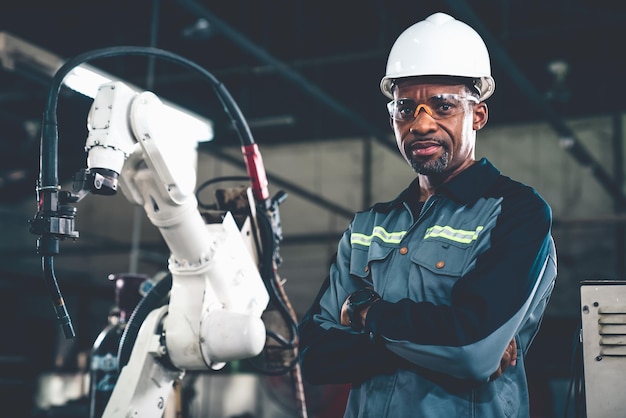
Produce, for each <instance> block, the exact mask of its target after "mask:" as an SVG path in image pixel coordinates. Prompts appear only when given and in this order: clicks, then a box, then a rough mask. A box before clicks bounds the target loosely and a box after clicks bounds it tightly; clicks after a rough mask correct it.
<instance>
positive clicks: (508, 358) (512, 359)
mask: <svg viewBox="0 0 626 418" xmlns="http://www.w3.org/2000/svg"><path fill="white" fill-rule="evenodd" d="M516 364H517V343H516V342H515V338H513V339H512V340H511V341H510V342H509V345H508V346H507V347H506V350H504V353H503V354H502V357H501V358H500V366H499V367H498V369H497V370H496V371H495V372H494V373H493V374H492V375H491V376H490V377H489V381H492V380H495V379H497V378H498V377H500V376H502V373H504V371H505V370H506V369H507V368H508V367H509V366H515V365H516Z"/></svg>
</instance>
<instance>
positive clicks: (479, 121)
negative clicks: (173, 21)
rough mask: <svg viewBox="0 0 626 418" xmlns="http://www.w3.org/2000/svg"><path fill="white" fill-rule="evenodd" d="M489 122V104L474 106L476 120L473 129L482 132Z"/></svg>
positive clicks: (481, 103) (482, 103)
mask: <svg viewBox="0 0 626 418" xmlns="http://www.w3.org/2000/svg"><path fill="white" fill-rule="evenodd" d="M487 120H489V108H488V107H487V103H485V102H480V103H477V104H475V105H474V120H473V124H472V128H473V129H474V130H475V131H478V130H481V129H482V128H483V127H484V126H485V125H486V124H487Z"/></svg>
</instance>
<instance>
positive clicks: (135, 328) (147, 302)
mask: <svg viewBox="0 0 626 418" xmlns="http://www.w3.org/2000/svg"><path fill="white" fill-rule="evenodd" d="M171 288H172V275H171V274H168V275H167V276H165V277H164V278H162V279H161V280H159V281H158V282H157V283H156V284H155V285H154V286H152V288H151V289H150V290H149V291H148V293H146V295H145V296H144V297H143V298H142V299H141V300H140V301H139V303H138V304H137V306H136V307H135V309H134V310H133V313H132V314H131V315H130V318H129V319H128V322H127V323H126V327H125V328H124V332H123V333H122V337H121V338H120V343H119V346H118V349H117V365H118V371H121V370H122V368H123V367H124V366H126V364H127V363H128V360H129V359H130V354H131V352H132V351H133V347H134V346H135V341H137V335H138V334H139V329H140V328H141V325H142V324H143V321H145V319H146V318H147V316H148V314H150V312H152V311H153V310H154V309H156V308H158V307H160V306H163V304H164V303H165V302H167V296H168V294H169V292H170V289H171Z"/></svg>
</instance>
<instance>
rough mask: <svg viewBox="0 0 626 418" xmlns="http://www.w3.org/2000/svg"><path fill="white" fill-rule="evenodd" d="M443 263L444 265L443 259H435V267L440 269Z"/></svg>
mask: <svg viewBox="0 0 626 418" xmlns="http://www.w3.org/2000/svg"><path fill="white" fill-rule="evenodd" d="M445 265H446V262H445V261H437V264H435V267H437V268H438V269H441V268H443V266H445Z"/></svg>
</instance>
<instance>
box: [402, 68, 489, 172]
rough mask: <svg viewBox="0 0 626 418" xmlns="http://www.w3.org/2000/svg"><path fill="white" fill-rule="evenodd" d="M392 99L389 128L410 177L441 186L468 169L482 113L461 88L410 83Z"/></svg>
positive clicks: (417, 80) (430, 82)
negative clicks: (427, 178) (432, 179)
mask: <svg viewBox="0 0 626 418" xmlns="http://www.w3.org/2000/svg"><path fill="white" fill-rule="evenodd" d="M393 94H394V100H396V102H395V104H394V105H393V108H394V109H395V116H396V117H395V118H394V117H391V118H390V121H391V126H392V128H393V132H394V134H395V137H396V143H397V145H398V149H399V150H400V153H401V154H402V156H403V157H404V158H405V159H406V161H407V162H408V163H409V164H410V165H411V167H413V170H415V172H416V173H419V174H423V175H427V176H435V177H438V178H440V180H441V181H445V180H447V179H448V178H450V177H452V176H454V175H456V174H458V173H459V172H461V171H462V170H464V169H465V168H467V167H468V166H470V165H471V164H473V162H474V148H475V139H476V132H475V131H476V130H478V129H480V128H482V127H483V126H484V124H485V123H486V121H487V107H486V105H485V104H484V103H478V101H477V100H476V99H475V98H474V97H473V96H472V95H470V93H469V91H468V88H467V87H466V86H465V85H462V84H450V83H448V82H446V81H444V80H442V79H424V78H412V79H406V80H403V81H402V82H400V83H398V84H397V85H396V86H395V87H394V89H393ZM398 119H401V120H398Z"/></svg>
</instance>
